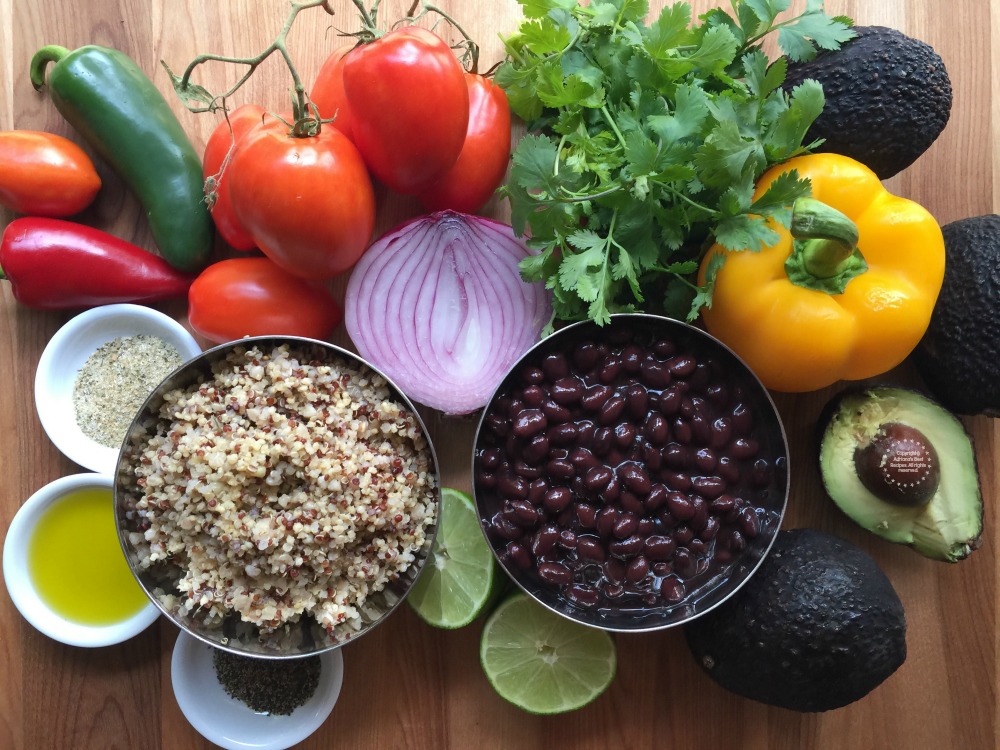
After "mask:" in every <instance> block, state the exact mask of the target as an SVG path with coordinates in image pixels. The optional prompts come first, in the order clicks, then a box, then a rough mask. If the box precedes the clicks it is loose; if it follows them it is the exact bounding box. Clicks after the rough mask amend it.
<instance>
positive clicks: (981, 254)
mask: <svg viewBox="0 0 1000 750" xmlns="http://www.w3.org/2000/svg"><path fill="white" fill-rule="evenodd" d="M941 233H942V234H943V235H944V249H945V267H944V283H943V284H942V286H941V293H940V294H939V295H938V299H937V303H936V304H935V306H934V312H933V313H932V315H931V322H930V324H929V325H928V327H927V331H926V332H925V333H924V336H923V339H921V341H920V343H919V344H918V345H917V348H916V350H915V351H914V353H913V361H914V362H915V364H916V366H917V370H918V372H919V373H920V375H921V377H922V378H923V379H924V381H925V382H926V383H927V387H928V388H929V389H930V391H931V393H932V394H933V395H934V397H935V398H936V399H938V400H939V401H940V402H941V403H942V404H944V405H945V406H946V407H948V408H949V409H951V410H952V411H954V412H957V413H959V414H985V415H987V416H990V417H1000V216H998V215H996V214H988V215H986V216H973V217H969V218H966V219H959V220H958V221H953V222H952V223H951V224H946V225H945V226H943V227H942V228H941Z"/></svg>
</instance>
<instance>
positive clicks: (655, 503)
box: [642, 484, 667, 513]
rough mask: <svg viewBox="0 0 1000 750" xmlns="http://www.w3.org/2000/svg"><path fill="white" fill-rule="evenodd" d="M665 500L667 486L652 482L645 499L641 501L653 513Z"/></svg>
mask: <svg viewBox="0 0 1000 750" xmlns="http://www.w3.org/2000/svg"><path fill="white" fill-rule="evenodd" d="M666 501H667V488H666V487H664V486H663V485H662V484H654V485H653V487H652V489H650V491H649V494H648V495H647V496H646V499H645V500H643V501H642V504H643V506H644V507H645V508H646V510H648V511H649V512H650V513H653V512H655V511H657V510H659V509H660V508H662V507H663V504H664V503H665V502H666Z"/></svg>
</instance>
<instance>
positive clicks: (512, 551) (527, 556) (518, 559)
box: [504, 542, 535, 570]
mask: <svg viewBox="0 0 1000 750" xmlns="http://www.w3.org/2000/svg"><path fill="white" fill-rule="evenodd" d="M504 551H505V552H506V553H507V557H508V558H510V561H511V562H512V563H514V565H516V566H517V567H519V568H520V569H521V570H528V569H529V568H531V566H532V565H534V564H535V561H534V560H533V559H532V557H531V553H530V552H528V550H527V549H525V548H524V547H523V546H522V545H520V544H518V543H517V542H507V546H506V547H505V548H504Z"/></svg>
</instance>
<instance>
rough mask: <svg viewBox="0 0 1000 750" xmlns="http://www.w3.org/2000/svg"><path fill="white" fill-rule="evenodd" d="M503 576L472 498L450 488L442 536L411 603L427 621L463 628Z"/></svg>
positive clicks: (444, 491)
mask: <svg viewBox="0 0 1000 750" xmlns="http://www.w3.org/2000/svg"><path fill="white" fill-rule="evenodd" d="M499 582H500V574H499V572H498V570H497V564H496V561H495V560H494V559H493V553H492V552H491V551H490V547H489V544H487V542H486V537H484V536H483V532H482V530H481V529H480V527H479V516H478V514H477V513H476V506H475V505H474V504H473V502H472V498H471V497H469V496H468V495H466V494H465V493H464V492H459V491H458V490H453V489H450V488H448V487H444V488H442V490H441V512H440V514H439V517H438V532H437V537H436V538H435V539H434V546H433V548H432V549H431V554H430V557H429V558H428V559H427V562H426V563H425V567H424V571H423V573H421V574H420V578H418V579H417V582H416V584H415V585H414V586H413V589H412V590H411V591H410V595H409V597H407V601H408V602H409V603H410V606H411V607H413V609H414V610H415V611H416V613H417V614H418V615H419V616H420V618H421V619H422V620H424V621H425V622H427V623H428V624H430V625H433V626H435V627H438V628H460V627H462V626H464V625H468V624H469V623H470V622H472V621H473V620H475V619H476V617H478V616H479V614H480V613H481V612H482V611H483V610H484V609H485V608H486V606H487V605H488V604H489V603H490V601H491V600H492V596H493V592H494V588H495V587H496V586H498V585H499Z"/></svg>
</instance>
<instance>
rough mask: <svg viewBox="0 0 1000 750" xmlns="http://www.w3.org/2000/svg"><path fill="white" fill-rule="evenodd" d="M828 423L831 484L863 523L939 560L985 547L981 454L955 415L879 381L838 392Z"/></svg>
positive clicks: (825, 457) (825, 459)
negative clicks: (978, 463)
mask: <svg viewBox="0 0 1000 750" xmlns="http://www.w3.org/2000/svg"><path fill="white" fill-rule="evenodd" d="M820 425H821V430H822V433H821V439H820V451H819V468H820V474H821V475H822V478H823V485H824V486H825V488H826V492H827V494H828V495H829V496H830V497H831V498H832V499H833V501H834V502H835V503H836V504H837V505H838V506H839V507H840V509H841V510H843V511H844V513H846V514H847V515H848V516H849V517H850V518H851V519H853V520H854V521H855V522H856V523H858V524H860V525H861V526H862V527H864V528H866V529H868V530H869V531H871V532H872V533H874V534H877V535H878V536H880V537H882V538H883V539H887V540H889V541H890V542H897V543H899V544H907V545H910V546H911V547H913V548H914V549H915V550H916V551H917V552H919V553H921V554H922V555H926V556H927V557H930V558H933V559H935V560H944V561H947V562H958V561H959V560H962V559H964V558H966V557H968V556H969V555H970V554H971V553H972V551H973V550H974V549H976V548H977V547H978V546H979V542H980V538H981V535H982V531H983V498H982V492H981V489H980V485H979V472H978V469H977V467H976V454H975V450H974V448H973V444H972V439H971V438H970V437H969V434H968V433H967V432H966V430H965V427H964V426H963V425H962V423H961V421H959V419H958V418H957V417H956V416H955V415H954V414H952V413H951V412H949V411H948V410H947V409H945V408H944V407H943V406H941V405H940V404H938V403H937V402H936V401H934V400H932V399H930V398H928V397H927V396H924V395H923V394H921V393H918V392H917V391H913V390H909V389H906V388H898V387H891V386H876V387H871V388H857V389H848V390H846V391H844V392H842V393H840V394H839V395H837V396H836V397H834V399H833V400H832V401H831V402H830V403H829V404H827V407H826V408H825V409H824V411H823V415H822V416H821V418H820Z"/></svg>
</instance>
